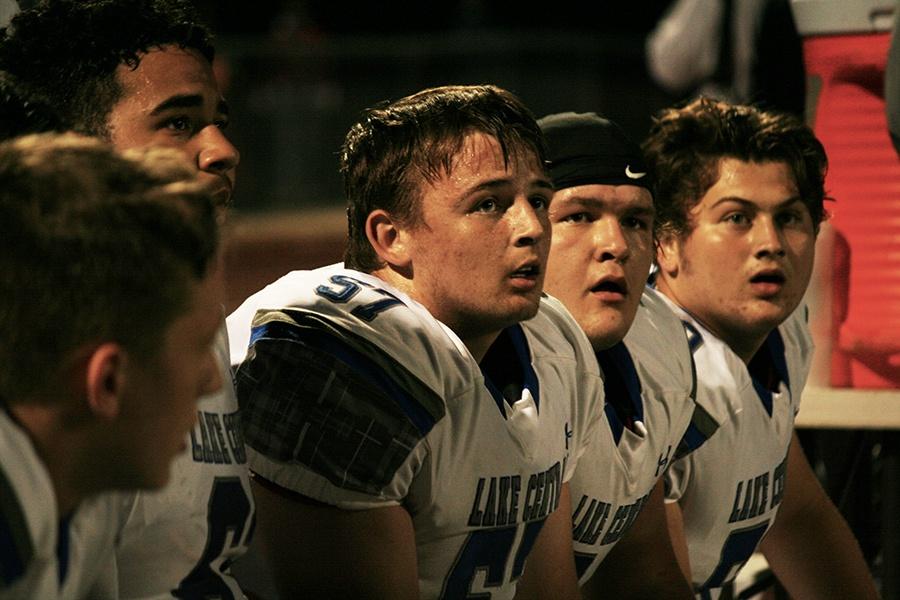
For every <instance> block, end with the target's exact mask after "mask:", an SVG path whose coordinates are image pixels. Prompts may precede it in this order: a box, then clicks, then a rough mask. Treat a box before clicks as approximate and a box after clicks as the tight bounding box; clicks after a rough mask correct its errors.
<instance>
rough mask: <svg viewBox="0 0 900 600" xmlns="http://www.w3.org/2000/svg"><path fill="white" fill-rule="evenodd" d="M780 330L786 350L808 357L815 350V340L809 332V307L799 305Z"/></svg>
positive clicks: (780, 326)
mask: <svg viewBox="0 0 900 600" xmlns="http://www.w3.org/2000/svg"><path fill="white" fill-rule="evenodd" d="M778 332H779V333H780V334H781V338H782V340H783V341H784V346H785V352H786V353H793V354H796V355H798V356H800V357H803V358H806V357H807V356H809V355H811V354H812V352H813V349H814V348H813V340H812V336H811V335H810V332H809V309H808V308H807V306H806V304H801V305H800V306H798V307H797V308H796V309H795V310H794V312H792V313H791V314H790V315H789V316H788V318H787V319H785V320H784V322H782V323H781V325H779V326H778Z"/></svg>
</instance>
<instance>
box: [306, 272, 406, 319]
mask: <svg viewBox="0 0 900 600" xmlns="http://www.w3.org/2000/svg"><path fill="white" fill-rule="evenodd" d="M329 281H330V282H331V283H333V284H334V285H335V287H329V286H327V285H320V286H318V287H317V288H316V294H317V295H319V296H321V297H323V298H325V299H327V300H330V301H332V302H334V303H335V304H346V303H347V302H349V301H350V299H351V298H353V297H354V296H356V294H358V293H359V290H360V289H362V287H367V288H369V289H371V290H373V291H375V292H378V293H379V294H381V295H382V296H384V298H382V299H381V300H375V301H373V302H369V303H368V304H361V305H360V306H357V307H356V308H354V309H353V310H351V311H350V314H351V315H353V316H354V317H357V318H359V319H362V320H363V321H365V322H367V323H368V322H370V321H372V320H373V319H374V318H375V317H377V316H378V315H379V313H382V312H384V311H386V310H387V309H389V308H391V307H392V306H397V305H398V304H402V303H401V301H400V299H399V298H397V297H396V296H394V295H393V294H392V293H390V292H388V291H387V290H382V289H379V288H376V287H372V286H371V285H369V284H367V283H364V282H362V281H359V280H357V279H353V278H352V277H347V276H346V275H332V276H331V277H330V278H329Z"/></svg>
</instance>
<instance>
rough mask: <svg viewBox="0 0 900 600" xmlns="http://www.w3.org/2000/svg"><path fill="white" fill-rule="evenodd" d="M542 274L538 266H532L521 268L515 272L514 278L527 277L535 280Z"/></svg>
mask: <svg viewBox="0 0 900 600" xmlns="http://www.w3.org/2000/svg"><path fill="white" fill-rule="evenodd" d="M540 274H541V269H540V267H538V266H537V265H530V266H526V267H521V268H519V269H516V270H515V271H513V273H512V276H513V277H525V278H533V277H537V276H538V275H540Z"/></svg>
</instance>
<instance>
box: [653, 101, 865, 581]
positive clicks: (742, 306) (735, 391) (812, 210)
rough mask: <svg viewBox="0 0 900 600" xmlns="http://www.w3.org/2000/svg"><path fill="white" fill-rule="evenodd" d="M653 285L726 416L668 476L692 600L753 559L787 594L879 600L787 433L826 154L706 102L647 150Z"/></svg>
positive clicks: (800, 380)
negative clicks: (760, 558) (654, 238)
mask: <svg viewBox="0 0 900 600" xmlns="http://www.w3.org/2000/svg"><path fill="white" fill-rule="evenodd" d="M644 149H645V153H646V156H647V157H648V160H649V162H650V164H651V170H652V171H653V173H654V175H655V178H656V182H657V191H656V206H657V219H658V220H659V224H658V252H657V261H658V264H659V273H658V278H657V285H658V288H659V290H660V291H661V292H662V293H663V294H665V296H666V297H667V298H668V300H669V302H670V304H671V305H672V306H673V308H674V309H675V310H676V312H677V313H678V314H679V315H680V317H681V318H682V320H683V321H684V322H685V323H686V324H687V327H688V330H689V336H688V338H689V344H690V347H691V349H692V351H693V353H694V360H695V362H696V365H697V374H698V384H699V389H698V394H699V395H703V396H705V397H706V398H707V399H708V401H709V402H711V403H716V404H718V405H719V407H720V408H719V409H718V410H717V411H713V412H716V413H717V414H724V415H725V417H726V418H725V419H724V420H722V421H721V422H720V423H719V427H718V430H717V431H716V433H715V435H713V436H712V437H711V438H710V439H709V440H708V441H706V442H705V443H704V444H703V445H702V446H701V447H700V448H698V449H697V450H696V451H694V452H692V453H691V454H690V455H688V456H686V457H685V458H682V459H679V460H676V461H675V463H674V465H672V467H671V468H670V469H669V471H668V473H667V487H668V499H669V500H671V501H672V502H671V503H670V504H668V506H667V508H668V509H669V511H670V514H669V516H670V526H671V528H672V538H673V541H674V543H675V545H676V550H678V549H681V553H680V554H681V558H682V562H683V568H685V570H686V572H687V573H689V575H690V577H691V580H692V582H693V584H694V587H695V591H696V593H697V594H698V596H700V597H717V596H718V595H719V594H720V592H721V589H722V588H723V586H727V585H728V584H729V582H731V581H732V579H733V578H734V576H735V574H736V572H737V570H738V569H739V568H740V567H741V565H743V564H744V563H745V562H746V561H747V559H748V558H749V557H750V555H751V553H752V552H753V551H754V550H755V549H756V548H757V547H758V548H759V549H760V550H761V551H762V552H763V553H764V555H765V557H766V558H767V559H768V561H769V564H770V565H771V567H772V569H773V570H774V572H775V574H776V575H777V576H778V578H779V579H780V580H781V582H782V583H783V584H784V585H785V587H786V588H787V590H788V592H789V593H790V594H791V595H792V596H794V597H807V598H810V597H812V598H826V597H827V598H836V597H840V598H874V597H876V592H875V587H874V584H873V582H872V579H871V576H870V575H869V573H868V570H867V568H866V564H865V562H864V560H863V558H862V555H861V553H860V550H859V546H858V544H857V543H856V541H855V539H854V538H853V535H852V533H851V532H850V530H849V528H848V527H847V525H846V523H845V522H844V520H843V519H842V518H841V516H840V514H839V513H838V512H837V509H836V508H835V507H834V506H833V505H832V503H831V502H830V501H829V499H828V498H827V496H826V495H825V493H824V491H823V490H822V488H821V486H820V485H819V483H818V481H817V480H816V478H815V476H814V474H813V472H812V470H811V469H810V466H809V463H808V462H807V460H806V458H805V456H804V455H803V451H802V449H801V447H800V445H799V444H798V442H797V439H796V435H795V433H794V418H795V415H796V414H797V411H798V409H799V403H800V396H801V394H802V391H803V386H804V384H805V382H806V377H807V373H808V370H809V364H810V357H811V354H812V351H813V348H812V342H811V339H810V336H809V333H808V331H807V326H806V318H805V317H806V310H805V307H804V306H803V305H802V298H803V294H804V292H805V291H806V287H807V284H808V283H809V278H810V273H811V271H812V266H813V256H814V246H815V240H816V234H817V232H818V230H819V225H820V223H821V222H822V220H823V218H824V216H825V211H824V208H823V199H824V195H825V194H824V177H825V169H826V164H827V159H826V156H825V151H824V149H823V147H822V145H821V143H819V141H818V140H817V139H816V138H815V136H814V135H813V133H812V131H811V130H810V129H809V128H808V127H806V126H805V125H803V124H802V123H800V122H799V121H797V120H796V119H794V118H793V117H789V116H786V115H780V114H777V113H769V112H763V111H760V110H757V109H755V108H751V107H748V106H734V105H729V104H726V103H722V102H717V101H714V100H711V99H707V98H701V99H698V100H695V101H694V102H692V103H690V104H688V105H686V106H684V107H683V108H676V109H670V110H666V111H663V112H662V113H661V114H660V115H659V116H658V117H657V118H656V119H655V122H654V125H653V127H652V129H651V132H650V135H649V137H648V139H647V140H646V142H645V145H644Z"/></svg>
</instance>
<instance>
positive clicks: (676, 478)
mask: <svg viewBox="0 0 900 600" xmlns="http://www.w3.org/2000/svg"><path fill="white" fill-rule="evenodd" d="M680 314H681V317H682V319H683V320H684V321H685V323H687V324H688V329H689V337H690V338H691V346H692V348H693V352H694V359H695V361H696V364H697V376H698V384H699V385H698V396H699V397H702V398H703V399H704V402H705V403H706V406H708V407H710V412H711V413H715V414H718V415H720V416H723V415H724V418H722V420H721V426H720V427H719V428H718V430H717V431H716V432H715V435H713V436H712V437H711V438H710V439H708V440H707V441H706V442H705V443H704V444H703V445H702V446H701V447H699V448H698V449H696V450H695V451H693V452H692V453H691V454H689V455H688V456H685V457H684V458H681V459H679V460H677V461H676V462H675V464H674V465H673V467H672V468H671V469H670V470H669V472H668V474H667V500H668V501H677V502H678V503H679V506H680V507H681V511H682V514H683V517H684V529H685V537H686V539H687V545H688V552H689V555H690V563H691V571H692V573H691V575H692V579H693V583H694V588H695V590H696V591H697V593H698V595H701V596H703V595H706V596H707V597H708V596H712V597H718V594H719V591H720V588H721V586H723V585H724V584H725V583H727V582H729V581H731V580H732V579H733V578H734V576H735V574H736V573H737V571H738V570H739V569H740V567H741V566H743V564H744V563H745V562H746V561H747V559H749V557H750V555H751V554H752V553H753V551H754V550H755V549H756V547H757V546H758V544H759V542H760V541H761V540H762V538H763V536H764V535H765V533H766V531H768V529H769V527H770V526H771V525H772V522H773V521H774V519H775V516H776V514H777V512H778V507H779V505H780V504H781V500H782V498H783V495H784V486H785V476H786V469H787V453H788V448H789V447H790V442H791V437H792V435H793V431H794V417H795V415H796V414H797V411H798V409H799V403H800V397H801V394H802V391H803V387H804V386H805V384H806V378H807V375H808V373H809V365H810V360H811V357H812V350H813V346H812V341H811V338H810V336H809V333H808V331H807V328H806V319H805V314H806V310H805V307H802V306H801V307H800V308H799V309H798V310H797V311H795V312H794V313H793V314H792V315H791V316H790V317H789V318H788V319H787V320H786V321H785V322H784V323H782V324H781V326H779V327H778V328H777V329H776V330H774V331H773V332H772V333H771V334H770V335H769V337H768V338H767V340H766V342H765V343H764V345H763V347H762V348H761V349H760V350H759V353H758V355H757V358H758V359H759V360H760V364H763V365H765V367H766V370H767V373H769V374H770V375H772V376H774V378H773V381H775V382H776V383H774V384H769V385H764V384H763V383H762V382H761V381H760V379H759V377H754V376H753V375H752V374H751V372H750V370H749V369H748V367H747V365H745V364H744V363H743V361H741V360H740V359H739V358H738V357H737V355H735V354H734V352H733V351H732V350H731V349H730V348H729V347H728V346H727V345H726V344H725V343H724V342H723V341H722V340H720V339H718V338H717V337H715V336H714V335H712V333H711V332H709V331H708V330H707V329H705V328H704V327H703V326H702V325H701V324H700V323H698V322H697V321H696V320H695V319H693V318H692V317H691V316H690V315H689V314H687V313H685V312H683V311H681V313H680ZM756 360H757V359H754V361H756Z"/></svg>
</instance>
